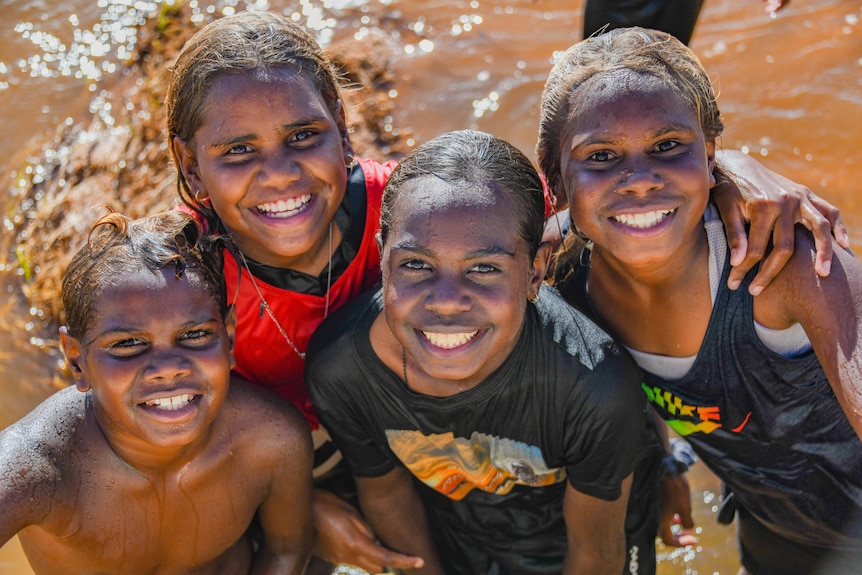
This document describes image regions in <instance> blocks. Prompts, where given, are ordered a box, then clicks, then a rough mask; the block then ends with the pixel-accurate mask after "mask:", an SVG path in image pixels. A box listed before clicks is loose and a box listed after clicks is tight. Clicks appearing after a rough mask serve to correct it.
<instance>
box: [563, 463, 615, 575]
mask: <svg viewBox="0 0 862 575" xmlns="http://www.w3.org/2000/svg"><path fill="white" fill-rule="evenodd" d="M631 482H632V476H631V475H630V476H629V477H628V478H626V479H625V480H624V481H623V485H622V494H621V496H620V497H619V499H617V500H616V501H603V500H600V499H597V498H595V497H591V496H589V495H586V494H584V493H580V492H578V491H576V490H575V489H574V488H573V487H572V486H571V485H570V484H569V485H567V486H566V497H565V500H564V502H563V511H564V514H565V518H566V531H567V535H568V547H567V549H566V558H565V562H564V564H563V573H565V574H566V575H583V574H589V575H619V574H620V573H622V572H623V567H624V566H625V562H626V538H625V516H626V507H627V504H628V497H629V490H630V489H631Z"/></svg>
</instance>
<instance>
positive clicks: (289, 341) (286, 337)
mask: <svg viewBox="0 0 862 575" xmlns="http://www.w3.org/2000/svg"><path fill="white" fill-rule="evenodd" d="M234 247H235V248H236V251H237V253H238V254H239V257H240V259H241V260H242V265H243V267H244V268H245V271H247V272H248V277H249V279H250V280H251V285H253V286H254V291H256V292H257V296H258V297H259V298H260V312H259V316H260V317H263V312H264V311H265V312H266V314H267V315H268V316H269V318H270V319H271V320H272V323H274V324H275V327H276V328H278V332H279V333H280V334H281V337H283V338H284V341H286V342H287V345H289V346H290V349H292V350H293V351H295V352H296V355H298V356H299V357H300V359H302V360H304V359H305V352H304V351H299V348H298V347H297V346H296V344H295V343H293V340H292V339H290V336H289V335H287V331H286V330H285V329H284V327H282V325H281V322H279V321H278V318H277V317H275V313H273V311H272V308H271V307H270V305H269V302H268V301H266V298H265V297H263V292H262V291H261V290H260V286H258V285H257V281H256V280H255V279H254V274H253V273H251V269H250V268H249V267H248V260H246V259H245V254H244V253H242V250H240V249H239V247H238V246H236V243H235V242H234ZM240 273H242V270H240ZM331 286H332V220H329V262H328V263H327V265H326V303H325V304H324V308H323V318H324V319H326V318H327V316H329V288H330V287H331Z"/></svg>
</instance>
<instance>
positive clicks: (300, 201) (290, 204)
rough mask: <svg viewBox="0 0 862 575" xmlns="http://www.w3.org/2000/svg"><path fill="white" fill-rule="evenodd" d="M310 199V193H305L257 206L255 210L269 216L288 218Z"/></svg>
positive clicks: (303, 206) (302, 207) (299, 210)
mask: <svg viewBox="0 0 862 575" xmlns="http://www.w3.org/2000/svg"><path fill="white" fill-rule="evenodd" d="M310 201H311V194H305V195H302V196H299V197H297V198H290V199H289V200H278V201H277V202H269V203H266V204H260V205H259V206H257V211H259V212H260V213H262V214H266V215H267V216H269V217H271V218H289V217H290V216H295V215H296V214H298V213H299V212H301V211H302V210H303V209H305V206H307V205H308V202H310Z"/></svg>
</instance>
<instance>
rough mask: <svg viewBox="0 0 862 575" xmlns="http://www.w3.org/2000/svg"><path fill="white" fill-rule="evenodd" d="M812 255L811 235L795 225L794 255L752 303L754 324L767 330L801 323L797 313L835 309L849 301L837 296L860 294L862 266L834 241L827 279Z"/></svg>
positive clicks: (813, 251)
mask: <svg viewBox="0 0 862 575" xmlns="http://www.w3.org/2000/svg"><path fill="white" fill-rule="evenodd" d="M815 254H816V245H815V243H814V238H813V237H812V236H811V233H810V232H808V230H806V229H804V228H803V227H802V226H801V225H797V226H796V234H795V249H794V252H793V255H792V256H791V258H790V260H789V261H788V262H787V265H786V266H785V267H784V268H783V269H782V270H781V271H780V272H779V273H778V275H777V276H776V277H775V279H774V280H773V281H772V283H770V284H769V286H767V288H766V289H765V290H764V291H763V293H762V294H760V295H759V296H757V297H756V298H755V300H754V301H755V319H757V321H759V322H761V323H763V324H764V325H766V326H767V327H773V328H780V327H787V326H786V325H781V324H786V323H788V322H789V323H793V322H797V321H801V320H802V317H801V316H800V314H802V313H805V314H810V313H816V310H818V309H819V306H821V305H822V306H828V307H834V306H836V305H839V302H842V301H847V302H849V301H850V299H848V298H846V297H838V296H842V295H843V296H847V295H850V294H851V292H856V291H859V289H860V287H862V265H860V262H859V261H858V260H857V259H856V257H855V256H854V255H853V254H852V253H850V252H848V251H847V250H845V249H844V248H842V247H840V246H839V245H838V244H837V243H834V240H833V257H832V273H831V274H830V275H829V277H826V278H821V277H820V276H818V275H817V273H816V272H815V270H814V259H815ZM770 319H772V321H770ZM782 319H783V321H782ZM776 320H777V323H776Z"/></svg>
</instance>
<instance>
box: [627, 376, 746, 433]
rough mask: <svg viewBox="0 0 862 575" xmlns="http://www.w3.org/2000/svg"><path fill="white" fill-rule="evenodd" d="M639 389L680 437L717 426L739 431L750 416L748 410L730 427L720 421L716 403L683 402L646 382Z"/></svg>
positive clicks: (713, 428)
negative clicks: (697, 403) (707, 404)
mask: <svg viewBox="0 0 862 575" xmlns="http://www.w3.org/2000/svg"><path fill="white" fill-rule="evenodd" d="M641 389H643V390H644V392H645V393H646V394H647V398H648V399H649V402H650V403H651V404H652V405H654V406H656V408H657V409H658V412H659V413H660V414H662V419H664V420H665V421H666V422H667V424H668V426H670V428H671V429H673V430H674V431H675V432H677V433H678V434H679V435H680V436H682V437H685V436H686V435H691V434H692V433H706V434H710V433H712V432H713V431H715V430H716V429H719V428H725V429H726V430H727V431H730V432H732V433H739V432H740V431H742V428H743V427H745V425H746V424H747V423H748V419H749V418H750V417H751V412H750V411H749V412H748V414H747V415H746V416H745V417H744V418H743V419H742V421H739V422H734V424H733V427H731V426H729V425H726V423H727V422H722V420H721V410H720V409H719V407H718V406H717V405H712V406H703V405H688V404H686V403H683V401H682V398H680V397H679V396H678V395H674V394H673V393H671V392H669V391H667V390H664V389H662V388H660V387H658V386H650V385H647V384H646V383H641Z"/></svg>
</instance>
